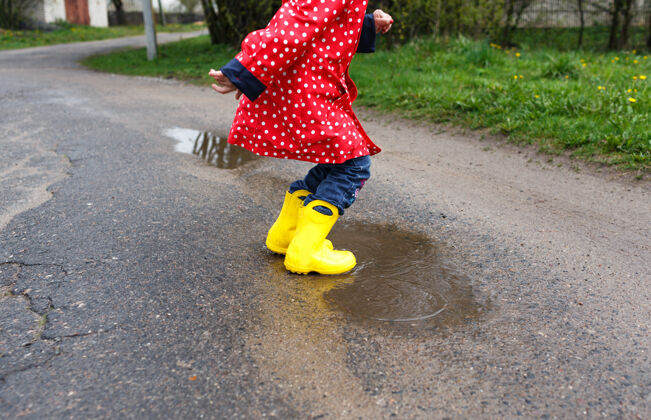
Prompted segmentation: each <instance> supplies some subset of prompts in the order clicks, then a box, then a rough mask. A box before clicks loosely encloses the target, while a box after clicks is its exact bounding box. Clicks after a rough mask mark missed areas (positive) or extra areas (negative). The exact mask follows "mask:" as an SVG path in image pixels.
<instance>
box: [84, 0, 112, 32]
mask: <svg viewBox="0 0 651 420" xmlns="http://www.w3.org/2000/svg"><path fill="white" fill-rule="evenodd" d="M88 14H89V15H90V26H100V27H103V28H105V27H107V26H108V10H107V8H106V0H88Z"/></svg>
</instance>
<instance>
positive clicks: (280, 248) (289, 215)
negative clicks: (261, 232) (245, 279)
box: [266, 190, 332, 255]
mask: <svg viewBox="0 0 651 420" xmlns="http://www.w3.org/2000/svg"><path fill="white" fill-rule="evenodd" d="M310 194H312V193H311V192H309V191H307V190H297V191H294V192H293V193H292V194H290V193H289V191H287V192H285V201H284V202H283V208H282V209H281V210H280V215H279V216H278V218H277V219H276V221H275V222H274V224H273V225H272V226H271V229H269V233H267V241H266V245H267V248H268V249H269V250H270V251H272V252H275V253H276V254H283V255H284V254H285V253H286V252H287V247H288V246H289V244H290V242H292V239H294V234H295V233H296V222H297V220H298V210H299V209H300V208H301V207H302V206H303V199H304V198H305V197H307V196H308V195H310ZM326 246H328V247H329V248H330V249H332V243H331V242H330V241H327V242H326Z"/></svg>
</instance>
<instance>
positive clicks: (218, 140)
mask: <svg viewBox="0 0 651 420" xmlns="http://www.w3.org/2000/svg"><path fill="white" fill-rule="evenodd" d="M163 134H164V135H165V136H167V137H170V138H172V139H174V140H176V141H177V144H176V146H175V147H174V150H176V151H177V152H181V153H191V154H194V155H197V156H199V157H200V158H202V159H203V160H205V161H206V162H208V163H209V164H210V165H213V166H216V167H217V168H219V169H235V168H237V167H239V166H242V165H244V164H245V163H246V162H249V161H252V160H254V159H257V158H258V156H257V155H255V154H253V153H251V152H249V151H248V150H246V149H243V148H241V147H239V146H235V145H232V144H228V141H227V138H228V136H220V135H218V134H215V133H213V132H211V131H198V130H192V129H190V128H180V127H174V128H168V129H166V130H163Z"/></svg>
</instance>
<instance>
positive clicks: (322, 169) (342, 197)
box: [289, 156, 371, 215]
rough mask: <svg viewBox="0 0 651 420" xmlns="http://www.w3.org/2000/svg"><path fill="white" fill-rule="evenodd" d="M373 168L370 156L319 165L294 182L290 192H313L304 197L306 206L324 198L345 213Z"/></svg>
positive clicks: (340, 212) (341, 212)
mask: <svg viewBox="0 0 651 420" xmlns="http://www.w3.org/2000/svg"><path fill="white" fill-rule="evenodd" d="M370 168H371V158H370V157H368V156H361V157H358V158H353V159H350V160H347V161H345V162H343V163H335V164H318V165H316V166H315V167H314V168H312V169H310V171H309V172H308V173H307V175H306V176H305V179H302V180H299V181H295V182H294V183H292V185H291V186H290V187H289V192H290V193H294V192H295V191H298V190H307V191H309V192H311V194H310V195H308V196H307V198H306V199H305V201H304V205H307V204H308V203H310V202H311V201H314V200H322V201H325V202H327V203H330V204H332V205H333V206H335V207H337V208H338V209H339V214H340V215H341V214H344V209H347V208H348V207H350V206H351V205H352V204H353V202H355V199H356V198H357V194H359V190H361V189H362V187H363V186H364V183H365V182H366V180H367V179H369V178H370V176H371V171H370ZM319 210H322V209H319ZM326 210H327V209H326ZM328 212H329V210H328Z"/></svg>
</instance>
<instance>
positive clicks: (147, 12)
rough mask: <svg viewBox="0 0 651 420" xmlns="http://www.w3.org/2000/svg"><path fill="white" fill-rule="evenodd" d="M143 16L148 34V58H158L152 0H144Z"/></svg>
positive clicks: (146, 33)
mask: <svg viewBox="0 0 651 420" xmlns="http://www.w3.org/2000/svg"><path fill="white" fill-rule="evenodd" d="M142 18H143V20H144V21H145V35H146V36H147V60H149V61H151V60H155V59H156V28H155V27H154V15H153V12H152V8H151V0H142Z"/></svg>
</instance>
